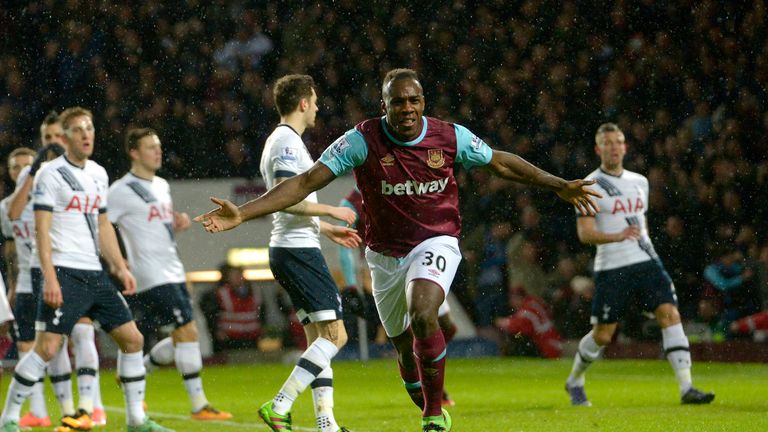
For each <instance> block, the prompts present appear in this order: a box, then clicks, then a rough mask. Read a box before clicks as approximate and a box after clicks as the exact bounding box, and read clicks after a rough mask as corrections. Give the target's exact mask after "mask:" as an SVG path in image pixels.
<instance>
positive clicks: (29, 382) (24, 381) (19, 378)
mask: <svg viewBox="0 0 768 432" xmlns="http://www.w3.org/2000/svg"><path fill="white" fill-rule="evenodd" d="M13 378H15V379H16V381H18V382H19V384H21V385H24V386H27V387H32V386H34V385H35V383H36V382H37V381H32V380H28V379H26V378H24V377H23V376H21V375H19V374H17V373H15V374H13Z"/></svg>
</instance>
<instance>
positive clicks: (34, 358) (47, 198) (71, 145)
mask: <svg viewBox="0 0 768 432" xmlns="http://www.w3.org/2000/svg"><path fill="white" fill-rule="evenodd" d="M92 119H93V115H92V114H91V112H90V111H88V110H86V109H84V108H80V107H74V108H69V109H67V110H65V111H64V112H63V113H62V114H61V124H62V127H63V130H64V136H65V140H66V143H67V152H66V153H65V154H64V155H62V156H60V157H58V158H56V159H54V160H53V161H51V162H50V163H48V164H47V165H45V166H44V167H43V168H41V170H40V171H39V172H37V173H36V175H35V180H34V184H33V205H34V207H33V208H34V211H35V232H36V240H37V252H38V257H39V259H40V268H41V270H42V276H43V282H42V286H43V290H42V302H39V303H38V313H37V321H36V323H35V328H36V330H37V333H36V335H35V342H34V347H33V349H32V351H31V352H30V353H29V354H28V355H26V356H25V357H24V358H22V359H21V360H20V361H19V363H18V365H17V366H16V370H15V373H14V377H13V380H12V381H11V385H10V387H9V389H8V397H7V399H6V402H5V407H4V409H3V414H2V417H1V418H0V430H1V431H3V432H15V431H18V430H20V429H19V426H18V420H19V411H20V409H21V404H22V403H23V401H24V399H26V398H27V397H28V396H29V394H30V392H31V390H32V386H33V385H34V384H35V383H36V382H37V381H38V380H39V379H40V378H41V377H42V376H43V374H44V373H45V366H46V363H47V362H48V361H49V360H50V359H51V358H53V356H54V355H55V354H56V353H57V352H59V350H60V349H61V346H62V343H63V342H64V336H65V335H68V334H70V333H71V332H72V329H73V328H74V326H75V324H76V323H77V321H78V320H79V319H80V318H81V317H83V316H86V315H87V316H91V317H93V318H94V319H96V320H98V321H99V322H100V323H101V325H102V328H103V329H104V330H105V331H106V332H107V333H109V334H110V336H111V337H112V338H113V339H114V340H115V342H116V343H117V345H118V346H119V348H120V349H119V351H118V358H117V373H118V375H119V376H120V380H121V381H122V383H123V385H122V390H123V394H124V397H125V402H126V422H127V424H128V428H127V430H128V431H129V432H152V431H154V432H167V431H169V429H166V428H164V427H162V426H160V425H158V424H157V423H155V422H153V421H152V420H150V419H149V418H148V417H147V416H146V414H145V413H144V408H143V406H142V405H143V402H144V393H145V386H146V381H145V369H144V363H143V353H142V346H143V338H142V336H141V333H140V332H139V330H138V329H137V328H136V323H135V322H134V321H133V318H132V316H131V312H130V310H128V305H127V304H126V302H125V299H124V298H123V297H122V295H121V294H120V292H119V291H118V290H116V289H115V287H114V286H113V285H112V282H111V280H110V278H109V276H108V275H107V273H106V272H105V271H104V269H103V268H102V266H101V262H100V261H99V257H100V256H101V257H103V258H104V260H105V261H106V262H107V264H108V265H109V268H110V270H111V271H112V272H113V274H114V275H115V277H116V278H117V279H118V280H119V281H120V282H121V283H122V285H123V287H122V289H123V292H124V293H126V294H133V293H134V292H135V290H136V281H135V280H134V278H133V275H132V274H131V273H130V271H128V268H127V267H126V264H125V262H124V260H123V259H122V256H121V255H120V249H119V247H118V244H117V238H116V237H115V232H114V229H113V228H112V225H111V224H110V222H109V219H108V216H107V187H108V184H109V183H108V177H107V173H106V171H105V170H104V168H102V167H101V166H100V165H99V164H97V163H95V162H93V161H91V160H89V158H90V156H91V154H92V153H93V148H94V145H95V130H94V127H93V120H92ZM33 277H34V276H33ZM33 283H34V282H33ZM92 427H93V424H92V422H91V420H90V413H89V412H87V411H83V410H81V411H80V412H79V413H78V416H77V418H66V417H65V418H64V419H63V421H62V424H61V425H60V426H58V427H57V428H56V429H55V431H57V432H68V431H73V430H89V429H91V428H92Z"/></svg>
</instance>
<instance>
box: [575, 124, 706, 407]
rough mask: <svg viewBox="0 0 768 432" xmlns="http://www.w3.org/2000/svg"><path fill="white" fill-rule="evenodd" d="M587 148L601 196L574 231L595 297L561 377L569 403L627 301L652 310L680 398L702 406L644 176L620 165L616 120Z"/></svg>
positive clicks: (582, 397) (579, 400)
mask: <svg viewBox="0 0 768 432" xmlns="http://www.w3.org/2000/svg"><path fill="white" fill-rule="evenodd" d="M595 151H596V152H597V154H598V156H600V161H601V163H600V168H598V169H596V170H595V171H593V172H592V173H591V174H589V176H587V178H588V179H592V180H594V181H595V182H596V185H595V187H596V189H598V190H599V191H600V192H602V194H603V198H601V199H600V200H598V205H599V206H600V212H599V213H597V215H594V216H593V215H589V216H585V215H579V216H580V217H579V218H578V219H577V225H576V227H577V232H578V235H579V240H581V242H582V243H585V244H590V245H596V246H597V255H596V256H595V264H594V279H595V295H594V297H593V299H592V318H591V323H592V324H593V328H592V331H590V332H589V333H587V335H586V336H584V337H583V338H582V339H581V341H580V342H579V349H578V352H577V353H576V356H575V358H574V360H573V369H572V371H571V374H570V376H569V377H568V380H567V382H566V386H565V388H566V390H567V391H568V394H569V395H570V398H571V404H573V405H581V406H590V405H591V403H590V402H589V399H587V396H586V394H585V392H584V375H585V373H586V370H587V368H588V367H589V365H590V364H592V363H593V362H594V361H595V360H597V359H598V358H599V357H600V355H601V353H602V352H603V349H604V347H605V346H606V345H608V344H609V343H610V342H611V339H612V338H613V334H614V333H615V332H616V326H617V323H618V321H619V320H621V319H622V318H623V315H624V312H625V311H626V309H627V306H628V305H629V303H630V302H638V303H639V304H640V305H641V306H642V307H643V308H645V309H644V310H647V311H649V312H651V311H652V312H654V313H655V315H656V320H657V321H658V322H659V325H660V326H661V334H662V338H663V347H664V354H665V356H666V357H667V360H669V363H670V364H671V365H672V369H673V370H674V371H675V376H676V377H677V382H678V385H679V387H680V399H681V402H682V403H684V404H708V403H710V402H712V400H713V399H714V398H715V395H714V394H713V393H704V392H701V391H699V390H697V389H696V388H694V387H693V385H692V383H691V354H690V352H689V351H688V338H687V337H686V336H685V333H683V325H682V324H681V322H680V314H679V313H678V311H677V297H676V296H675V287H674V285H673V284H672V280H671V279H670V278H669V275H668V274H667V272H666V270H664V265H663V264H662V263H661V260H660V259H659V256H658V255H657V254H656V251H655V250H654V249H653V244H652V243H651V238H650V237H649V235H648V222H647V220H646V218H645V214H646V212H647V211H648V203H649V201H648V192H649V189H648V179H647V178H645V176H643V175H641V174H638V173H635V172H632V171H629V170H626V169H624V162H623V161H624V155H625V154H626V152H627V145H626V142H625V141H624V133H623V132H622V131H621V129H619V127H618V126H617V125H616V124H613V123H605V124H603V125H601V126H600V127H599V128H598V129H597V133H596V135H595Z"/></svg>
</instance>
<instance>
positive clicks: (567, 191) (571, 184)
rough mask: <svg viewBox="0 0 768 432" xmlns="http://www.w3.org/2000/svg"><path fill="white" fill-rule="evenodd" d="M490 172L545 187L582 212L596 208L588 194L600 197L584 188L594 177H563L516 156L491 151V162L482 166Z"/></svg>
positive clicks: (593, 211) (591, 212) (589, 212)
mask: <svg viewBox="0 0 768 432" xmlns="http://www.w3.org/2000/svg"><path fill="white" fill-rule="evenodd" d="M486 167H487V169H488V170H489V171H491V172H492V173H493V174H495V175H497V176H499V177H501V178H504V179H507V180H512V181H515V182H518V183H523V184H528V185H532V186H539V187H542V188H545V189H549V190H551V191H553V192H555V193H557V195H558V196H559V197H560V198H562V199H563V200H565V201H567V202H569V203H571V204H573V205H575V206H576V207H577V208H578V209H579V211H581V212H582V213H583V214H585V215H594V214H595V213H597V212H598V211H599V209H598V207H597V204H596V203H595V202H594V200H593V199H592V197H597V198H601V197H602V196H601V195H600V194H599V193H597V192H595V191H593V190H592V189H590V188H588V187H586V186H589V185H591V184H594V183H595V181H594V180H570V181H568V180H564V179H562V178H560V177H557V176H554V175H552V174H550V173H548V172H546V171H544V170H542V169H540V168H538V167H536V166H535V165H533V164H531V163H530V162H528V161H526V160H525V159H523V158H521V157H520V156H518V155H515V154H512V153H507V152H504V151H499V150H494V151H493V156H492V157H491V162H490V163H488V165H486Z"/></svg>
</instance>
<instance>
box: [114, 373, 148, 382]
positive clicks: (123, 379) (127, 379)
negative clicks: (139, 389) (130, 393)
mask: <svg viewBox="0 0 768 432" xmlns="http://www.w3.org/2000/svg"><path fill="white" fill-rule="evenodd" d="M145 379H146V376H145V375H141V376H137V377H124V376H121V377H120V382H121V383H132V382H138V381H144V380H145Z"/></svg>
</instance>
